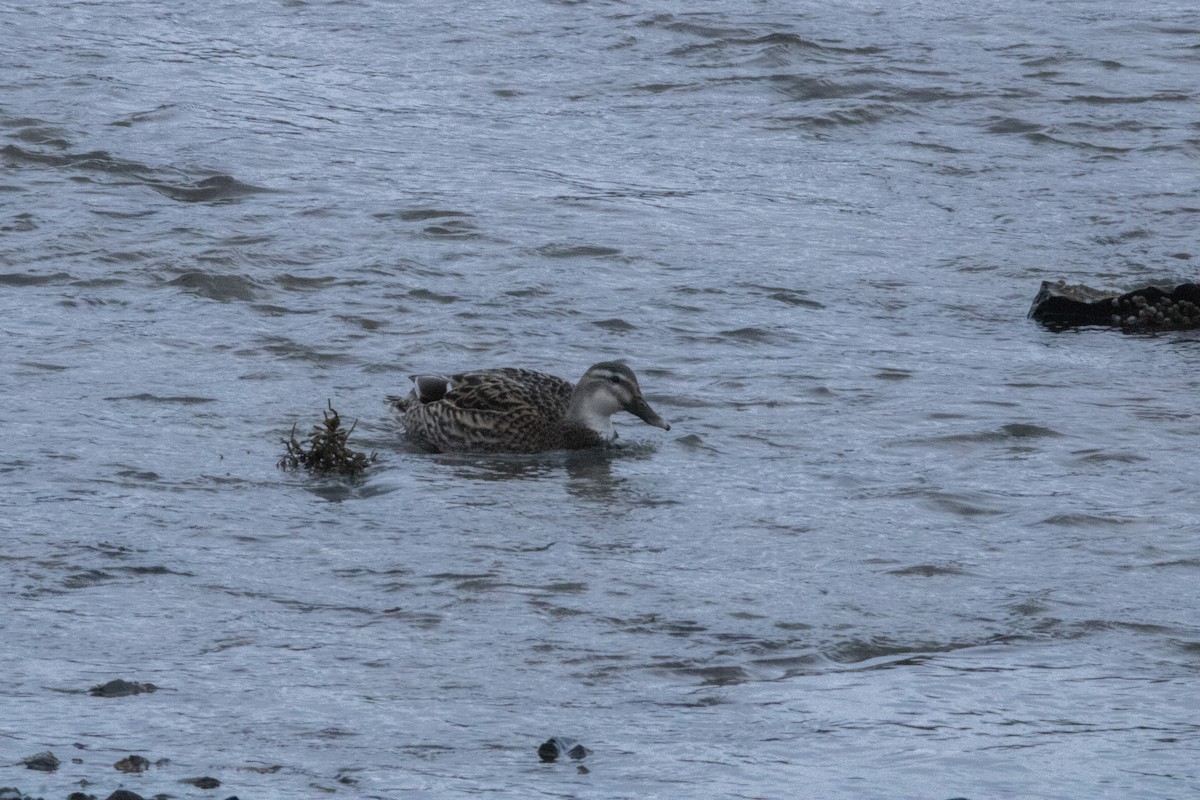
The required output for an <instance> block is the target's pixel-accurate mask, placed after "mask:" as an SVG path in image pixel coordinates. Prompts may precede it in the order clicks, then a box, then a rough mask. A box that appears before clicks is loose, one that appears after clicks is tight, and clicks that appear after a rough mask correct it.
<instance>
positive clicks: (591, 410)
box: [388, 361, 671, 453]
mask: <svg viewBox="0 0 1200 800" xmlns="http://www.w3.org/2000/svg"><path fill="white" fill-rule="evenodd" d="M412 382H413V389H412V391H411V392H409V393H408V394H407V395H404V396H403V397H396V396H392V397H388V401H389V402H390V403H391V404H392V405H393V406H395V407H396V408H397V409H398V410H399V411H400V412H401V413H402V414H403V415H404V432H405V434H406V435H407V436H408V438H409V439H411V440H412V441H413V442H415V443H417V444H419V445H420V446H422V447H424V448H425V449H426V450H429V451H431V452H434V453H447V452H476V453H538V452H541V451H543V450H560V449H565V450H574V449H579V448H584V447H595V446H597V445H602V444H607V443H609V442H612V441H613V440H614V439H616V438H617V432H616V431H615V430H614V429H613V424H612V419H611V417H612V415H613V414H615V413H617V412H618V411H622V410H624V411H628V412H629V413H630V414H633V415H634V416H636V417H640V418H641V419H642V421H643V422H645V423H647V424H648V425H654V426H655V427H658V428H662V429H663V430H665V431H669V430H671V426H670V425H669V424H667V423H666V422H664V421H663V418H662V417H660V416H659V415H658V414H656V413H655V412H654V409H652V408H650V404H649V403H647V402H646V400H645V399H644V398H643V397H642V390H641V388H639V387H638V382H637V376H635V375H634V374H633V370H631V369H630V368H629V367H627V366H625V365H624V364H619V363H617V362H615V361H602V362H601V363H599V364H594V365H592V366H591V367H589V368H588V371H587V372H585V373H583V377H582V378H580V379H579V383H577V384H575V385H574V386H572V385H571V384H570V382H568V381H565V380H563V379H562V378H556V377H555V376H553V375H547V374H545V373H544V372H534V371H533V370H529V369H518V368H515V367H502V368H500V369H485V370H479V371H477V372H462V373H459V374H457V375H413V376H412Z"/></svg>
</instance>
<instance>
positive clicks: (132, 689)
mask: <svg viewBox="0 0 1200 800" xmlns="http://www.w3.org/2000/svg"><path fill="white" fill-rule="evenodd" d="M155 691H158V687H157V686H155V685H154V684H153V683H134V682H132V681H123V680H121V679H119V678H118V679H117V680H115V681H109V682H108V683H103V684H100V685H99V686H93V687H92V688H91V689H89V690H88V694H90V695H92V696H93V697H128V696H129V695H132V694H142V693H143V692H155Z"/></svg>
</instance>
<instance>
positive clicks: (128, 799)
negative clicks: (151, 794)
mask: <svg viewBox="0 0 1200 800" xmlns="http://www.w3.org/2000/svg"><path fill="white" fill-rule="evenodd" d="M104 800H146V798H144V797H142V796H141V795H140V794H138V793H137V792H131V791H129V790H128V789H117V790H116V791H115V792H113V793H112V794H110V795H109V796H108V797H106V798H104Z"/></svg>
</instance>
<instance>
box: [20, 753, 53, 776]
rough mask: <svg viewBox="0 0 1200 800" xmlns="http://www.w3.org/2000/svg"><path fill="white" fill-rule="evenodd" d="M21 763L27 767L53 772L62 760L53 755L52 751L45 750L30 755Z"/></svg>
mask: <svg viewBox="0 0 1200 800" xmlns="http://www.w3.org/2000/svg"><path fill="white" fill-rule="evenodd" d="M23 763H24V764H25V767H26V768H27V769H36V770H37V771H38V772H54V770H56V769H58V765H59V764H61V763H62V762H61V761H59V760H58V758H57V757H55V755H54V753H51V752H50V751H49V750H47V751H46V752H44V753H38V754H36V755H32V756H30V757H29V758H27V759H25V761H24V762H23Z"/></svg>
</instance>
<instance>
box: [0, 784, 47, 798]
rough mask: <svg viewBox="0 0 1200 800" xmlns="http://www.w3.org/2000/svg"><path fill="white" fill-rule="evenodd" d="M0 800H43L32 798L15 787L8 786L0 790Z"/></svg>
mask: <svg viewBox="0 0 1200 800" xmlns="http://www.w3.org/2000/svg"><path fill="white" fill-rule="evenodd" d="M0 800H42V799H41V798H40V797H32V796H30V795H27V794H25V793H24V792H22V791H21V790H20V789H17V788H16V787H13V786H6V787H4V788H3V789H0Z"/></svg>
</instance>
